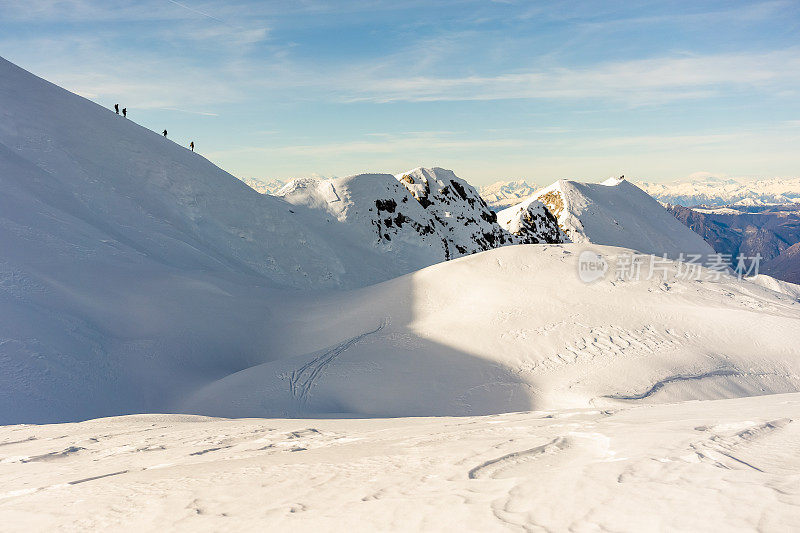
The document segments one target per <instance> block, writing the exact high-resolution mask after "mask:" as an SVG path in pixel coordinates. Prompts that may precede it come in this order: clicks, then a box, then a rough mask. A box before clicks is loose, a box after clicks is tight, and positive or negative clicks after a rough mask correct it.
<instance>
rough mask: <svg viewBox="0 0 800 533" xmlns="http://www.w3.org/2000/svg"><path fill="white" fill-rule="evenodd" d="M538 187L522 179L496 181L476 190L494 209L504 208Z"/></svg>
mask: <svg viewBox="0 0 800 533" xmlns="http://www.w3.org/2000/svg"><path fill="white" fill-rule="evenodd" d="M537 188H538V187H537V186H536V185H535V184H530V183H528V182H527V181H524V180H517V181H497V182H495V183H492V184H491V185H486V186H485V187H480V188H479V189H478V190H479V191H480V193H481V196H482V197H483V199H484V200H486V203H487V204H489V207H491V208H492V209H494V210H496V211H497V210H500V209H505V208H506V207H511V206H512V205H514V204H518V203H519V202H521V201H522V200H525V199H526V198H528V197H529V196H531V195H532V194H533V193H534V192H536V189H537Z"/></svg>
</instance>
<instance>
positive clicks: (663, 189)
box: [637, 176, 800, 207]
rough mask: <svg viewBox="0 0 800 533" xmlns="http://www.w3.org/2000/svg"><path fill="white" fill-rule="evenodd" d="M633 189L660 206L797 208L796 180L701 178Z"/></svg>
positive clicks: (799, 196)
mask: <svg viewBox="0 0 800 533" xmlns="http://www.w3.org/2000/svg"><path fill="white" fill-rule="evenodd" d="M637 185H638V186H639V187H640V188H641V189H642V190H644V191H645V192H646V193H647V194H649V195H650V196H652V197H653V198H655V199H656V200H658V201H659V202H661V203H664V204H677V205H682V206H684V207H692V206H698V205H704V206H709V207H720V206H726V205H737V206H744V207H746V206H760V205H776V204H792V203H795V204H800V178H775V179H766V180H757V181H752V180H744V179H734V178H718V177H714V176H702V177H695V178H692V179H688V180H680V181H674V182H671V183H651V182H637Z"/></svg>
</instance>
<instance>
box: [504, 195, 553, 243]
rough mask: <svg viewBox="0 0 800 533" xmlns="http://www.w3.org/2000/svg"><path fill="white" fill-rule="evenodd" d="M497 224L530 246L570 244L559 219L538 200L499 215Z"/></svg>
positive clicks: (506, 210) (524, 203)
mask: <svg viewBox="0 0 800 533" xmlns="http://www.w3.org/2000/svg"><path fill="white" fill-rule="evenodd" d="M497 222H498V224H500V226H502V227H503V228H505V229H506V230H507V231H508V232H510V233H512V234H514V235H516V236H517V237H519V238H521V239H525V240H528V241H529V243H530V244H537V243H563V242H569V239H568V238H567V236H566V234H564V232H563V231H561V228H560V227H559V226H558V219H556V217H555V216H554V215H553V214H552V213H551V212H550V210H548V209H547V207H545V205H544V204H543V203H542V202H540V201H538V200H531V201H526V202H523V203H521V204H518V205H516V206H514V207H510V208H508V209H504V210H502V211H500V212H499V213H497Z"/></svg>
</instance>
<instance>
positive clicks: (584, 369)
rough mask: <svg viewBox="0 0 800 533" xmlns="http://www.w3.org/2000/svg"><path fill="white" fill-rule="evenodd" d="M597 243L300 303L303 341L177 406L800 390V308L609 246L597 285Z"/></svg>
mask: <svg viewBox="0 0 800 533" xmlns="http://www.w3.org/2000/svg"><path fill="white" fill-rule="evenodd" d="M585 249H586V246H585V245H579V244H568V245H541V246H536V245H526V246H510V247H504V248H499V249H496V250H491V251H489V252H484V253H480V254H476V255H472V256H468V257H464V258H460V259H456V260H454V261H450V262H447V263H441V264H439V265H434V266H432V267H428V268H426V269H423V270H421V271H419V272H416V273H414V274H410V275H407V276H403V277H401V278H397V279H395V280H391V281H388V282H385V283H382V284H379V285H376V286H373V287H368V288H365V289H361V290H359V291H355V292H350V293H347V294H335V295H331V296H330V297H329V298H320V297H319V296H318V295H307V296H306V297H305V298H301V297H298V298H296V299H295V301H294V302H291V303H286V304H284V305H283V307H282V312H281V316H280V317H275V318H274V319H273V327H274V328H275V329H276V330H277V331H281V332H295V333H288V334H285V335H283V336H282V338H281V339H273V348H272V351H273V355H278V354H280V358H275V360H272V361H267V362H264V363H263V364H260V365H254V366H252V367H250V368H247V369H244V370H241V371H239V372H237V373H235V374H232V375H228V376H226V377H224V378H222V379H220V380H218V381H215V382H213V383H211V384H209V385H208V386H206V387H204V388H202V389H200V390H199V391H198V392H197V393H196V394H194V395H192V396H190V397H189V398H188V399H187V401H186V402H185V403H182V404H178V405H176V406H174V408H176V409H177V410H178V411H180V412H189V413H202V414H211V415H214V416H248V417H255V416H259V417H274V416H293V417H294V416H318V415H325V416H334V415H337V414H346V415H359V416H429V415H476V414H491V413H500V412H508V411H524V410H531V409H562V408H575V407H586V406H588V405H595V406H614V405H618V404H619V403H626V402H629V401H633V400H636V401H640V402H671V401H680V400H688V399H714V398H726V397H734V396H742V395H753V394H764V393H781V392H792V391H796V390H800V388H799V387H800V377H799V376H800V358H799V357H798V348H797V346H800V303H798V302H797V301H796V299H795V298H793V297H789V296H787V295H785V294H780V293H778V292H775V291H773V290H770V289H766V288H763V287H760V286H758V285H756V284H753V283H751V282H748V281H739V280H737V279H735V278H729V277H727V276H721V277H720V279H719V280H717V281H715V280H713V279H706V278H707V277H708V278H711V277H712V276H706V275H705V274H710V273H709V272H705V271H704V272H705V274H704V275H703V276H702V279H701V280H699V281H696V280H694V279H683V278H678V276H677V264H671V270H670V272H669V273H668V275H667V277H666V279H662V277H661V275H659V274H657V275H655V276H653V277H652V278H651V279H645V278H646V276H644V275H643V276H642V279H640V280H639V281H629V280H620V279H618V276H617V275H616V274H615V272H616V270H617V265H618V264H619V259H620V256H623V255H627V254H628V253H629V251H626V250H623V249H619V248H612V247H602V246H592V247H591V249H592V250H593V251H595V252H598V253H600V254H602V255H603V256H604V257H605V259H606V261H607V262H608V263H609V271H608V272H607V274H606V276H605V277H604V278H602V279H600V280H597V281H595V282H594V283H584V282H583V281H581V279H580V278H579V277H578V275H577V272H578V267H579V256H580V255H581V252H582V251H583V250H585ZM641 268H642V272H643V273H644V274H646V273H647V272H648V269H649V263H648V262H644V263H643V264H642V267H641ZM756 317H757V318H756ZM281 318H282V319H283V320H281ZM754 346H758V349H757V350H754V349H753V347H754Z"/></svg>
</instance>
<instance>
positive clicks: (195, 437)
mask: <svg viewBox="0 0 800 533" xmlns="http://www.w3.org/2000/svg"><path fill="white" fill-rule="evenodd" d="M798 448H800V394H798V393H794V394H785V395H772V396H760V397H750V398H738V399H731V400H718V401H709V402H687V403H679V404H668V405H646V406H626V407H622V408H616V409H604V410H600V409H580V410H564V411H534V412H528V413H512V414H505V415H495V416H486V417H466V418H446V417H441V418H406V419H371V420H291V419H288V420H287V419H281V420H274V419H240V420H223V419H214V418H204V417H191V416H182V415H139V416H126V417H121V418H105V419H100V420H92V421H88V422H83V423H79V424H58V425H49V426H31V425H22V426H8V427H2V428H0V516H1V517H2V524H3V525H2V529H3V530H4V531H8V532H17V531H19V532H24V533H30V532H32V531H54V530H62V529H63V530H69V531H74V530H81V531H99V530H102V531H123V530H124V531H164V530H168V531H187V532H197V531H231V530H236V531H265V530H269V531H309V532H310V531H315V532H318V531H323V532H324V531H481V532H487V531H488V532H493V531H515V530H519V531H623V532H650V531H654V532H655V531H693V532H703V533H705V532H708V533H717V532H719V531H734V532H740V531H742V532H743V531H762V532H785V531H792V530H795V529H796V527H797V524H798V521H799V520H800V490H799V489H798V487H800V457H798V454H797V450H798Z"/></svg>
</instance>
